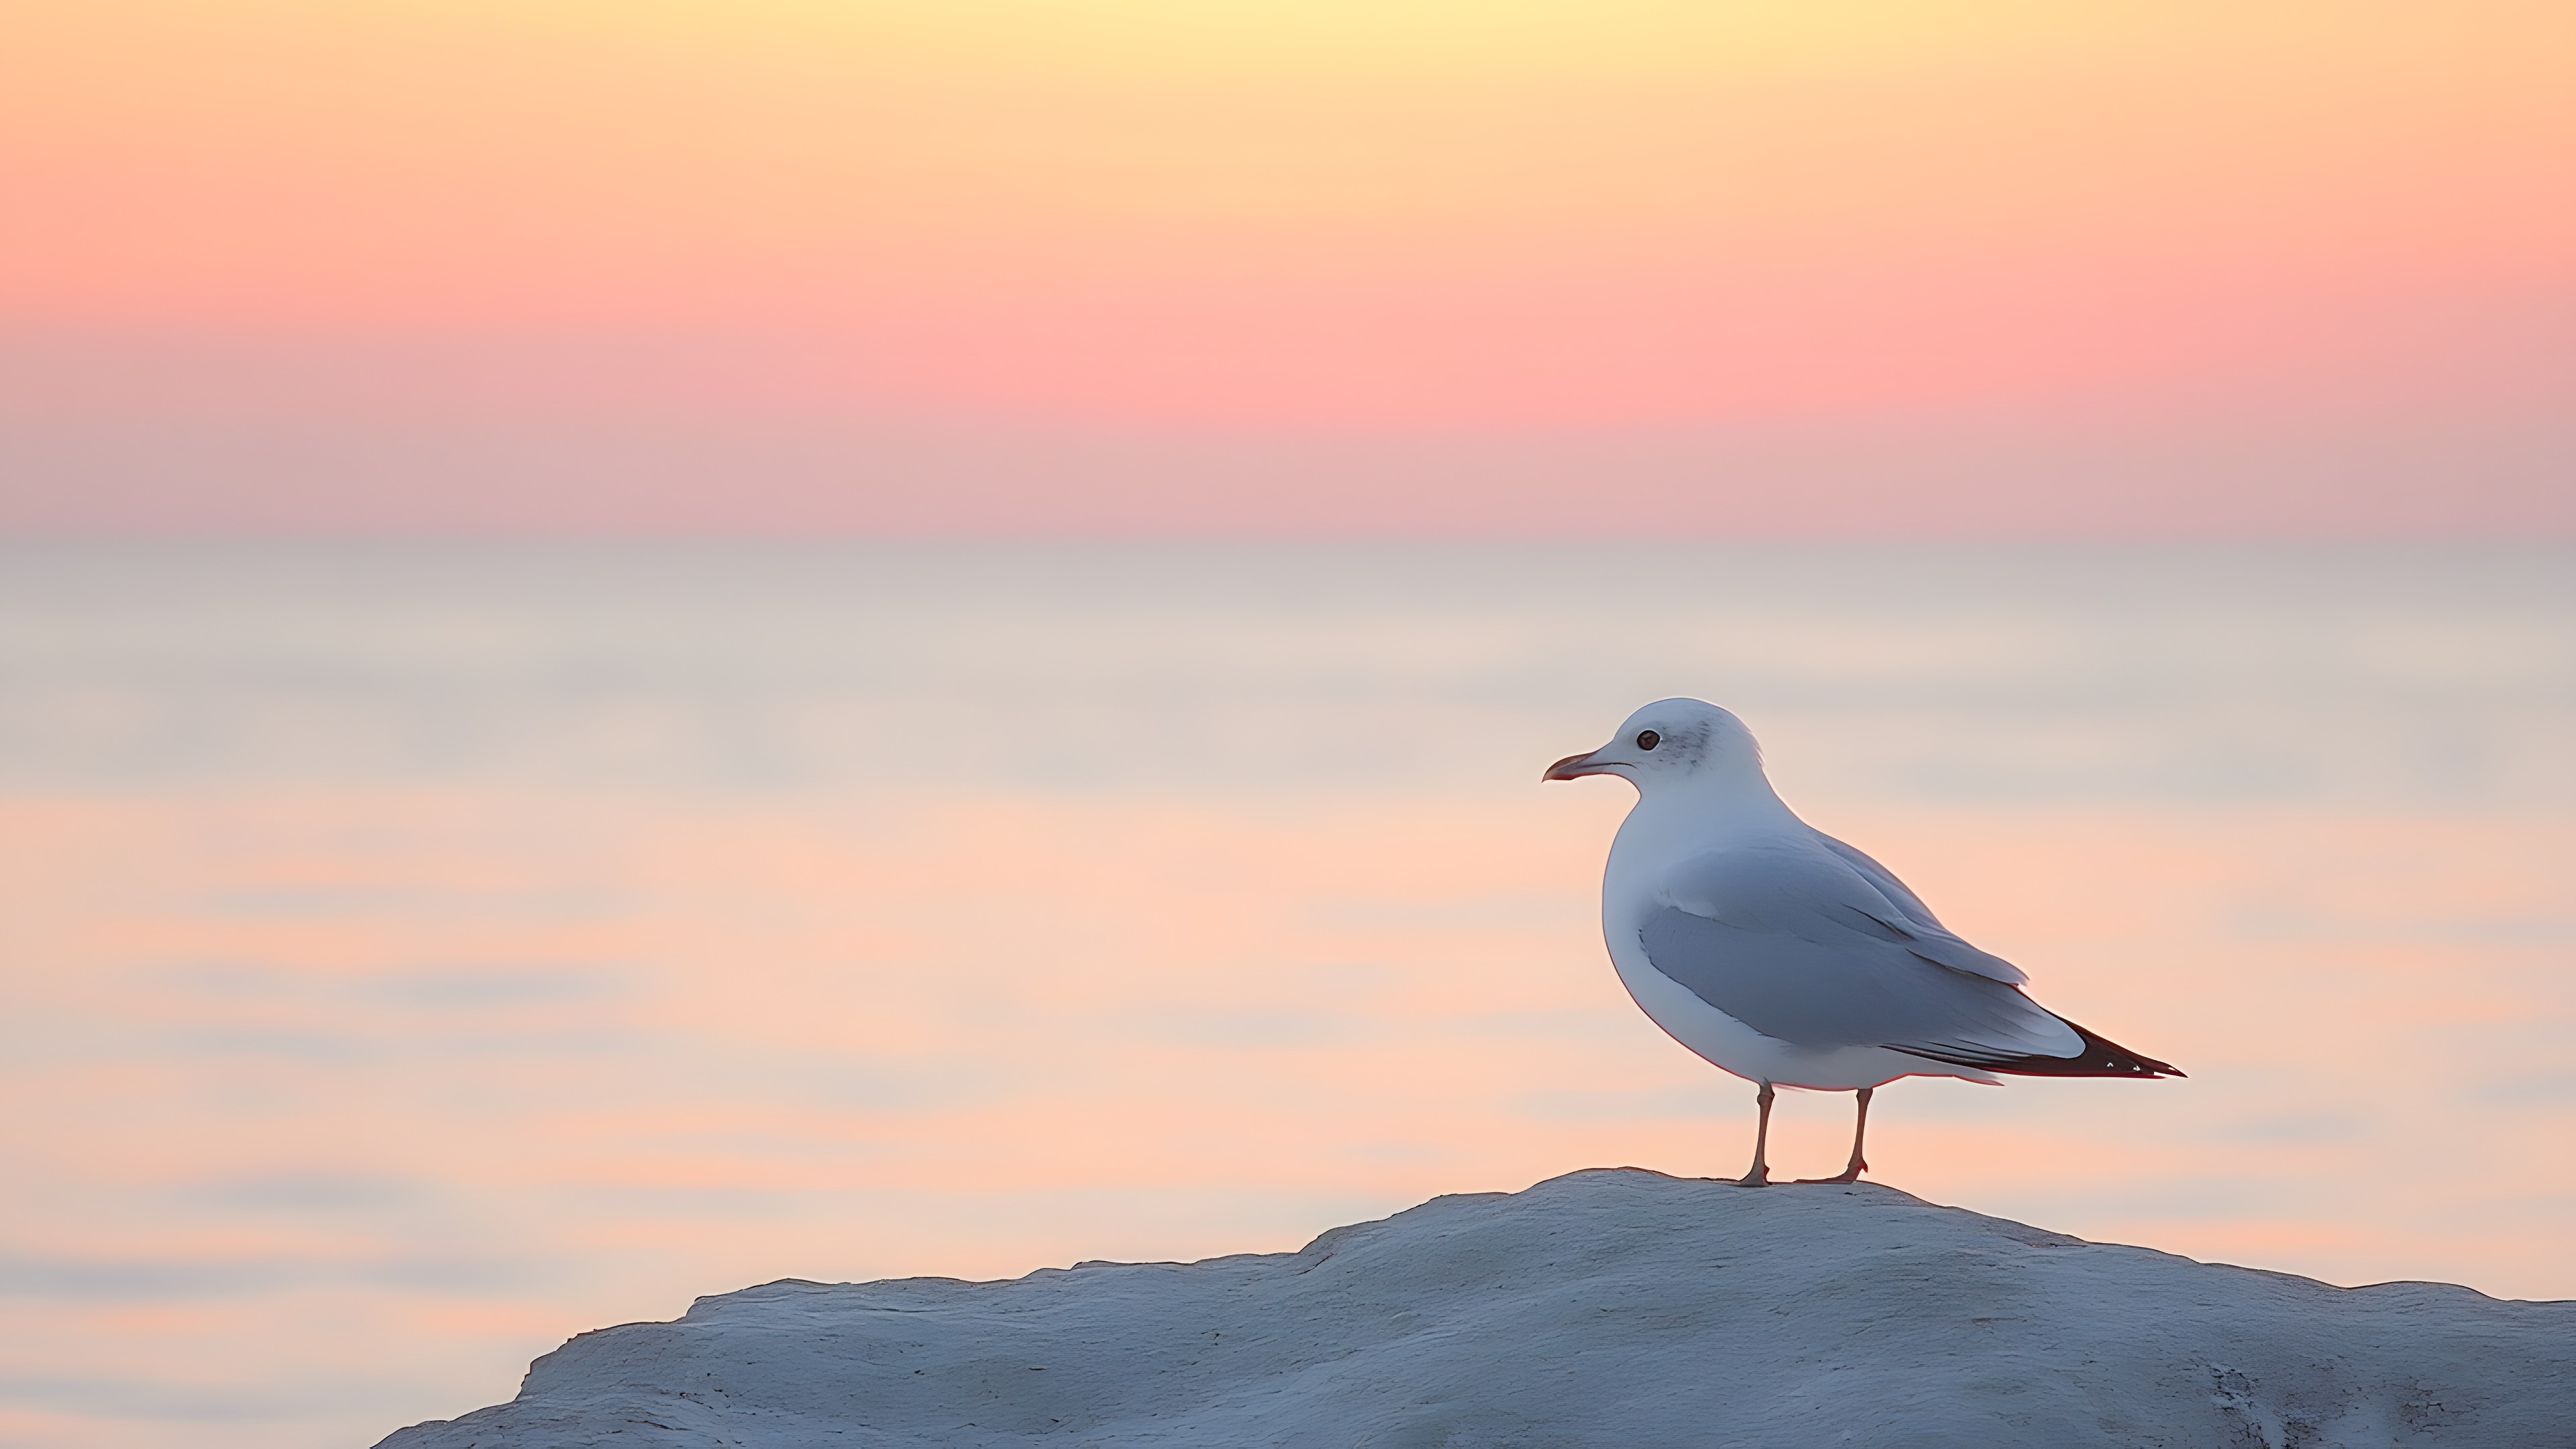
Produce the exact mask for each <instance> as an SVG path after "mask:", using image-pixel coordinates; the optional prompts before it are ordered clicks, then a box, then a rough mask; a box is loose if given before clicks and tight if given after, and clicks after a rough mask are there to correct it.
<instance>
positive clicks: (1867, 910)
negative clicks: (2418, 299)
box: [1541, 699, 2182, 1187]
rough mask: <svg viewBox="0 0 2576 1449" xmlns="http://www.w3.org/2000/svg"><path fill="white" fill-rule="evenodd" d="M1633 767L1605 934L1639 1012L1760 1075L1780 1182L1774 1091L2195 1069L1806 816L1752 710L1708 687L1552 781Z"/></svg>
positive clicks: (1721, 1061)
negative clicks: (2062, 1000)
mask: <svg viewBox="0 0 2576 1449" xmlns="http://www.w3.org/2000/svg"><path fill="white" fill-rule="evenodd" d="M1585 775H1616V776H1618V777H1619V778H1621V779H1623V780H1626V781H1627V782H1628V783H1630V784H1632V785H1634V786H1636V787H1637V803H1636V806H1635V807H1634V808H1633V809H1631V810H1630V811H1629V812H1628V818H1627V819H1626V820H1625V821H1624V822H1622V823H1621V824H1620V826H1619V834H1618V838H1617V839H1615V840H1613V841H1612V842H1611V845H1610V863H1609V866H1608V867H1607V868H1606V869H1605V870H1604V871H1603V873H1602V879H1601V930H1602V934H1603V935H1604V936H1605V937H1607V938H1608V940H1609V944H1610V964H1611V965H1612V966H1614V967H1616V968H1618V972H1619V980H1620V981H1621V982H1622V983H1623V984H1625V985H1626V986H1627V988H1628V994H1629V995H1630V996H1633V997H1635V998H1636V1001H1637V1005H1638V1007H1639V1008H1641V1009H1642V1010H1643V1011H1644V1012H1645V1013H1646V1015H1647V1016H1649V1017H1651V1018H1653V1020H1654V1023H1655V1025H1657V1026H1660V1027H1662V1028H1663V1029H1664V1030H1665V1031H1666V1032H1667V1033H1669V1034H1670V1035H1671V1036H1672V1038H1673V1039H1674V1040H1675V1041H1678V1042H1680V1043H1681V1044H1682V1045H1683V1046H1686V1047H1688V1048H1690V1049H1691V1050H1692V1051H1693V1052H1696V1053H1698V1054H1699V1055H1700V1056H1701V1057H1702V1058H1705V1059H1706V1060H1707V1061H1709V1062H1710V1063H1711V1064H1713V1065H1715V1066H1717V1067H1718V1068H1720V1069H1721V1070H1724V1071H1727V1072H1731V1073H1733V1074H1734V1075H1736V1076H1739V1077H1742V1078H1744V1079H1745V1080H1746V1081H1749V1082H1752V1083H1753V1084H1754V1085H1755V1087H1756V1089H1757V1090H1756V1091H1755V1093H1754V1096H1753V1100H1754V1102H1755V1104H1756V1105H1757V1106H1758V1107H1759V1108H1760V1111H1761V1115H1760V1118H1759V1119H1758V1121H1757V1123H1756V1125H1755V1127H1754V1132H1753V1168H1752V1170H1751V1171H1749V1172H1747V1173H1746V1174H1745V1175H1744V1176H1742V1177H1740V1178H1736V1179H1734V1181H1736V1182H1737V1183H1739V1184H1741V1185H1743V1186H1746V1187H1762V1186H1765V1185H1767V1184H1768V1183H1769V1182H1770V1180H1771V1176H1770V1169H1769V1167H1768V1165H1767V1164H1766V1163H1765V1162H1764V1160H1763V1149H1764V1148H1765V1146H1766V1145H1767V1144H1768V1142H1769V1139H1770V1136H1771V1098H1772V1088H1773V1086H1775V1085H1777V1086H1783V1087H1800V1088H1805V1089H1807V1090H1810V1091H1820V1092H1856V1093H1858V1094H1859V1096H1858V1098H1857V1101H1858V1112H1857V1115H1856V1118H1855V1120H1854V1122H1853V1126H1852V1150H1851V1163H1850V1165H1849V1166H1846V1167H1845V1168H1844V1169H1843V1170H1842V1173H1841V1175H1840V1176H1836V1177H1823V1178H1803V1179H1800V1180H1801V1181H1805V1182H1857V1181H1859V1180H1860V1175H1861V1174H1862V1173H1863V1172H1865V1171H1867V1170H1868V1169H1869V1164H1868V1163H1867V1162H1864V1161H1862V1160H1861V1139H1862V1136H1863V1135H1864V1134H1865V1133H1866V1132H1867V1131H1868V1130H1869V1099H1870V1095H1871V1094H1872V1093H1873V1092H1875V1091H1877V1090H1878V1089H1879V1088H1880V1087H1883V1086H1885V1085H1887V1084H1888V1083H1889V1082H1892V1081H1895V1080H1896V1079H1897V1078H1899V1077H1958V1078H1961V1079H1963V1080H1966V1081H1971V1082H1984V1083H1987V1084H1989V1085H2001V1083H2000V1082H1999V1081H1998V1079H1997V1076H1996V1074H1997V1073H2003V1074H2005V1075H2010V1076H2031V1077H2140V1078H2148V1079H2153V1078H2158V1077H2166V1076H2174V1077H2179V1076H2181V1075H2182V1073H2181V1072H2179V1071H2177V1070H2175V1069H2174V1068H2173V1066H2171V1065H2170V1064H2168V1063H2165V1062H2160V1061H2157V1060H2156V1059H2154V1058H2153V1057H2145V1056H2140V1055H2139V1054H2137V1053H2136V1052H2133V1051H2131V1050H2129V1049H2128V1048H2127V1047H2124V1046H2121V1045H2120V1044H2118V1043H2117V1042H2113V1041H2109V1040H2106V1039H2105V1038H2103V1037H2100V1036H2097V1035H2095V1034H2094V1033H2092V1032H2090V1031H2087V1030H2085V1029H2084V1028H2083V1027H2080V1026H2077V1025H2076V1024H2075V1023H2073V1022H2071V1021H2068V1020H2067V1019H2066V1018H2064V1017H2062V1016H2059V1015H2057V1014H2056V1013H2055V1012H2052V1011H2050V1010H2048V1009H2047V1008H2046V1007H2043V1006H2041V1005H2040V1004H2039V1003H2038V1002H2036V1001H2033V1000H2031V999H2030V998H2029V997H2028V996H2026V995H2024V994H2023V993H2022V989H2021V988H2022V984H2023V983H2024V982H2026V981H2028V980H2029V979H2030V978H2029V977H2028V976H2026V975H2024V974H2023V973H2022V970H2021V968H2020V967H2018V966H2015V965H2013V964H2012V963H2011V962H2010V961H2006V960H2004V959H2003V958H2002V957H2000V956H1993V955H1989V954H1987V953H1986V952H1984V951H1980V950H1978V949H1977V948H1976V947H1974V946H1971V945H1969V944H1968V943H1967V942H1966V941H1964V940H1961V939H1960V938H1959V937H1958V936H1957V935H1955V934H1954V933H1952V932H1951V931H1950V929H1949V928H1948V927H1946V926H1943V925H1942V924H1941V922H1940V920H1939V919H1938V918H1937V917H1935V916H1934V915H1933V914H1932V909H1931V907H1929V906H1926V905H1925V904H1923V900H1922V898H1921V897H1920V896H1917V895H1916V894H1914V892H1913V891H1911V890H1908V889H1907V888H1906V885H1905V882H1903V881H1901V880H1898V879H1897V878H1896V876H1895V874H1894V873H1893V872H1891V871H1890V870H1888V868H1887V867H1886V866H1883V865H1880V864H1879V863H1878V862H1877V861H1875V860H1872V859H1870V858H1869V857H1868V856H1866V855H1864V854H1862V853H1861V852H1860V851H1858V850H1855V849H1853V848H1852V847H1851V846H1848V845H1845V844H1844V843H1842V842H1841V841H1839V840H1836V839H1834V838H1833V837H1832V836H1830V835H1827V834H1825V833H1824V832H1823V831H1821V830H1818V829H1816V828H1815V827H1814V826H1812V825H1809V824H1808V823H1807V822H1805V821H1803V820H1801V819H1799V818H1798V817H1797V816H1796V815H1795V814H1792V813H1791V812H1790V809H1789V807H1788V805H1787V804H1785V803H1783V802H1782V800H1781V799H1780V796H1779V794H1778V792H1776V791H1774V790H1773V789H1772V788H1771V781H1770V778H1769V777H1768V776H1766V775H1764V774H1763V773H1762V750H1761V747H1760V746H1758V745H1756V744H1755V743H1754V742H1753V734H1752V732H1751V731H1749V730H1747V729H1746V728H1745V727H1744V722H1743V721H1742V720H1739V719H1737V718H1736V717H1735V716H1734V715H1732V714H1730V713H1728V712H1727V711H1725V710H1722V709H1720V708H1718V707H1717V706H1716V705H1713V704H1710V703H1708V702H1707V701H1705V700H1698V699H1663V700H1657V701H1656V702H1654V703H1653V704H1650V705H1647V706H1646V707H1645V708H1643V709H1640V710H1638V711H1637V712H1636V713H1635V714H1632V715H1630V716H1628V720H1627V723H1625V724H1622V725H1621V726H1619V733H1618V734H1617V735H1616V736H1615V737H1614V738H1612V740H1611V741H1610V743H1608V744H1606V745H1603V746H1602V747H1601V748H1599V749H1597V750H1594V751H1592V752H1591V753H1589V754H1582V755H1568V756H1567V757H1565V758H1564V759H1562V760H1559V761H1557V762H1556V763H1555V764H1553V765H1550V766H1548V767H1547V772H1546V774H1545V775H1543V776H1542V777H1541V778H1542V779H1547V780H1574V779H1580V778H1582V777H1583V776H1585Z"/></svg>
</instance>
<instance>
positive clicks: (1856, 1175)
mask: <svg viewBox="0 0 2576 1449" xmlns="http://www.w3.org/2000/svg"><path fill="white" fill-rule="evenodd" d="M1867 1171H1869V1164H1868V1163H1866V1162H1855V1163H1853V1164H1852V1165H1851V1166H1849V1167H1846V1168H1844V1169H1843V1170H1842V1171H1840V1172H1838V1173H1836V1174H1834V1175H1833V1176H1831V1177H1802V1178H1799V1179H1798V1182H1797V1185H1798V1186H1801V1187H1803V1186H1807V1185H1809V1184H1818V1185H1821V1184H1824V1183H1828V1182H1858V1181H1860V1175H1861V1174H1862V1173H1864V1172H1867Z"/></svg>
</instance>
